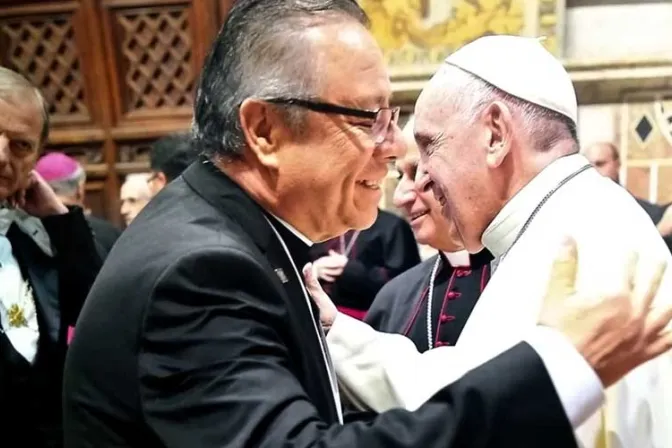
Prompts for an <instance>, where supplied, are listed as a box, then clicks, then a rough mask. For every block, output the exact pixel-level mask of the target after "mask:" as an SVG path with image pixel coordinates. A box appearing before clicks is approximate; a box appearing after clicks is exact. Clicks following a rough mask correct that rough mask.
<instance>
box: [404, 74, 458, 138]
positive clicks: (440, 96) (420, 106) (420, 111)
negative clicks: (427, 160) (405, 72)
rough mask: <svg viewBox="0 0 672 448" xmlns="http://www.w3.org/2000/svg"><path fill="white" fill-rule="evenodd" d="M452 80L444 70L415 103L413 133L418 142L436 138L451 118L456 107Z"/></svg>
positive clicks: (427, 86)
mask: <svg viewBox="0 0 672 448" xmlns="http://www.w3.org/2000/svg"><path fill="white" fill-rule="evenodd" d="M450 87H451V86H450V80H449V78H447V76H446V73H445V72H444V70H443V69H439V71H438V72H437V73H436V74H435V75H434V76H433V77H432V79H431V80H430V81H429V82H428V83H427V85H426V86H425V88H424V89H423V90H422V92H421V93H420V96H419V97H418V101H417V102H416V103H415V123H414V128H413V133H414V135H415V139H416V142H418V143H422V141H423V140H428V139H433V138H435V137H436V136H437V135H438V134H439V133H440V132H441V131H442V128H443V125H444V124H445V122H446V120H448V119H449V118H450V117H451V114H452V111H453V109H454V106H453V104H452V102H451V100H450V94H449V92H450Z"/></svg>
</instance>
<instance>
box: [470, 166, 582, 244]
mask: <svg viewBox="0 0 672 448" xmlns="http://www.w3.org/2000/svg"><path fill="white" fill-rule="evenodd" d="M587 163H589V162H588V159H586V158H585V157H584V156H583V155H581V154H572V155H568V156H564V157H561V158H559V159H557V160H555V161H553V162H552V163H551V164H550V165H548V166H547V167H546V168H544V169H543V170H542V171H541V172H540V173H539V174H537V175H536V176H535V177H534V178H533V179H532V180H531V181H529V182H528V184H527V185H525V186H524V187H523V188H521V189H520V191H519V192H518V193H516V195H515V196H514V197H512V198H511V199H510V200H509V202H507V203H506V204H505V205H504V207H503V208H502V210H501V211H500V212H499V213H498V214H497V216H495V219H494V220H493V221H492V222H491V223H490V225H489V226H488V227H487V228H486V229H485V232H483V238H482V242H483V245H484V246H485V247H486V248H487V249H488V250H489V251H490V252H491V253H492V255H494V256H495V257H500V256H501V255H503V254H504V253H505V252H506V251H507V250H509V248H510V247H511V245H512V244H513V242H514V241H515V239H516V236H517V235H518V233H519V232H520V230H521V229H522V227H523V225H524V224H525V221H526V220H527V219H528V218H529V217H530V215H531V214H532V211H533V210H534V209H535V207H537V205H538V204H539V202H541V200H542V199H543V198H544V196H546V194H547V193H548V192H549V191H551V190H552V189H553V188H554V187H555V186H556V185H557V184H558V182H560V181H561V180H562V179H563V178H564V177H566V176H567V175H568V174H571V173H572V172H573V171H576V170H578V169H580V168H581V167H583V166H585V165H586V164H587Z"/></svg>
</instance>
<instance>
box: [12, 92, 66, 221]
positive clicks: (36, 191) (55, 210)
mask: <svg viewBox="0 0 672 448" xmlns="http://www.w3.org/2000/svg"><path fill="white" fill-rule="evenodd" d="M42 124H43V123H42V110H41V105H40V104H39V102H38V100H37V98H36V97H35V94H34V92H32V91H29V90H21V91H18V92H16V93H15V94H13V95H9V96H8V97H5V98H0V202H2V201H7V202H8V203H9V205H10V206H12V207H18V208H21V209H23V210H24V211H25V212H26V213H28V214H30V215H32V216H35V217H37V218H44V217H46V216H52V215H60V214H65V213H67V212H68V209H67V207H66V206H65V205H64V204H63V202H62V201H61V200H60V199H59V198H58V197H57V196H56V194H55V193H54V191H53V190H52V189H51V187H49V185H48V184H47V182H46V181H45V180H44V179H43V178H42V177H41V176H40V175H39V174H38V173H37V172H35V171H34V168H35V163H36V162H37V157H38V154H39V151H40V148H41V146H42V145H43V144H44V142H42V141H41V140H40V134H41V132H42Z"/></svg>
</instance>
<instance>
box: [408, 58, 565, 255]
mask: <svg viewBox="0 0 672 448" xmlns="http://www.w3.org/2000/svg"><path fill="white" fill-rule="evenodd" d="M451 70H452V71H451ZM454 70H456V69H451V68H450V67H448V66H444V67H442V68H441V69H440V70H439V72H437V74H436V75H435V76H434V77H433V78H432V80H431V81H430V83H429V84H428V86H427V87H426V88H425V89H424V90H423V92H422V93H421V94H420V97H419V99H418V102H417V103H416V107H415V111H416V115H415V129H414V132H415V140H416V142H417V144H418V148H419V149H420V155H421V158H422V162H423V165H424V167H425V169H426V170H427V172H428V173H429V175H430V177H431V179H432V182H431V188H432V190H433V191H434V194H435V195H436V197H437V199H438V201H439V203H440V204H441V205H442V207H443V210H444V215H445V216H450V218H452V219H453V220H454V221H455V225H456V227H457V230H458V232H459V234H460V236H461V238H462V241H463V242H464V245H465V248H466V249H467V250H468V251H469V252H471V253H476V252H479V251H480V250H481V249H482V248H483V244H482V242H481V237H482V235H483V232H484V231H485V229H486V228H487V226H488V225H489V224H490V223H491V222H492V220H493V219H494V218H495V216H496V215H497V213H498V212H499V211H500V210H501V209H502V207H503V206H504V204H505V203H506V202H508V200H509V199H510V198H511V197H513V196H514V195H515V194H516V193H517V192H518V191H520V189H521V188H522V187H523V186H524V185H526V184H527V183H528V182H529V181H530V179H532V178H533V177H534V176H535V175H536V174H537V173H539V172H541V171H542V170H543V169H544V168H545V167H546V166H548V165H549V164H550V163H552V162H553V161H555V160H556V159H558V158H559V157H561V156H563V155H566V154H570V153H572V152H574V142H573V141H572V140H571V139H569V138H568V139H564V140H558V141H556V142H555V143H554V144H553V146H552V147H551V148H548V149H547V150H545V151H538V150H536V149H535V144H534V142H533V141H532V138H531V135H530V133H529V132H528V130H527V128H526V124H525V122H524V120H523V117H522V116H521V115H520V114H519V113H518V112H517V111H515V110H512V109H511V108H509V107H508V106H507V105H506V104H504V103H503V102H501V101H492V102H491V103H489V104H488V105H487V106H486V107H485V108H484V109H483V110H482V111H480V112H479V113H477V114H476V116H475V117H466V116H465V114H464V113H462V111H461V110H460V108H459V99H460V93H459V88H458V87H456V86H455V85H454V83H453V82H452V79H453V78H454V75H455V73H454Z"/></svg>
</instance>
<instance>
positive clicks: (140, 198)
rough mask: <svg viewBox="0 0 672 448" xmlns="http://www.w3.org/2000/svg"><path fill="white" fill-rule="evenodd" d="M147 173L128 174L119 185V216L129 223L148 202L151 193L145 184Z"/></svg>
mask: <svg viewBox="0 0 672 448" xmlns="http://www.w3.org/2000/svg"><path fill="white" fill-rule="evenodd" d="M148 178H149V175H142V176H138V175H136V176H129V177H128V178H127V179H126V181H125V182H124V183H123V185H122V186H121V193H120V195H119V196H120V199H121V210H120V211H121V216H122V218H123V219H124V222H125V223H126V225H129V224H130V223H131V222H132V221H133V220H134V219H135V217H136V216H138V213H140V212H141V211H142V209H143V208H145V206H146V205H147V204H148V203H149V201H150V199H151V198H152V195H151V193H150V190H149V186H148V185H147V179H148Z"/></svg>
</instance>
